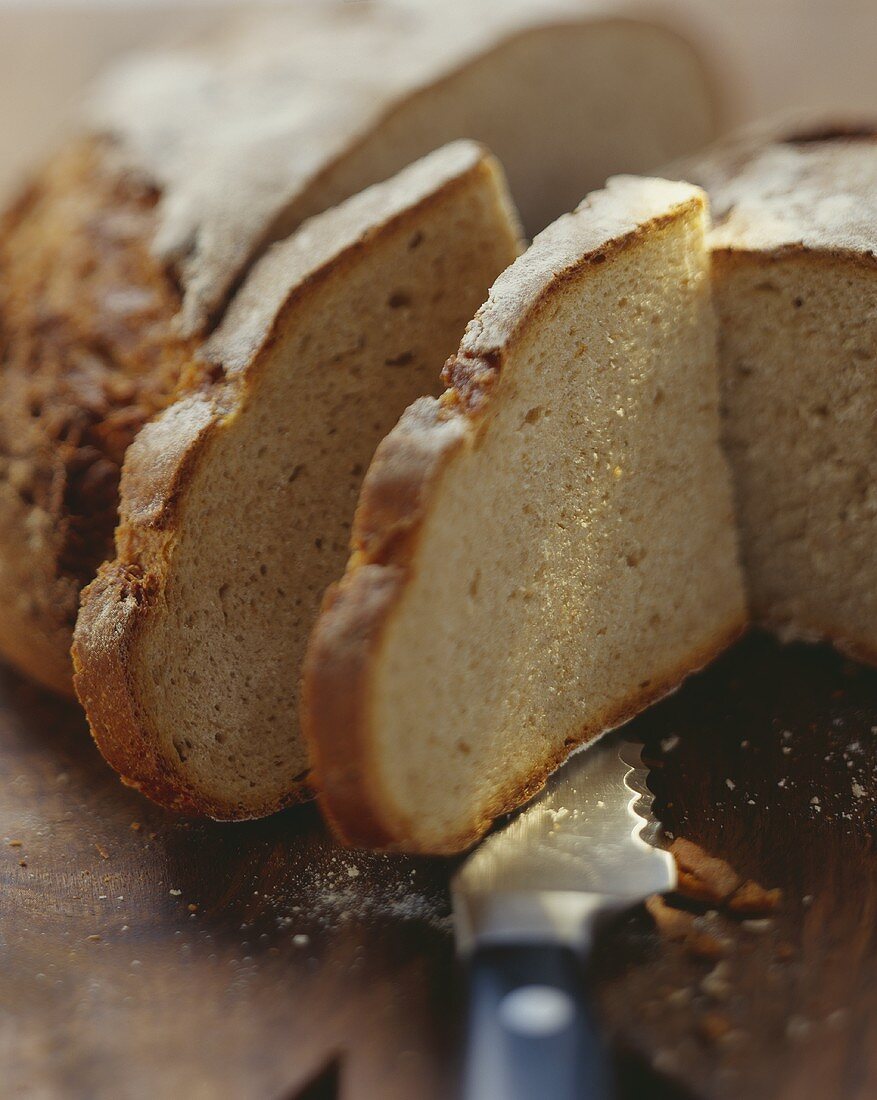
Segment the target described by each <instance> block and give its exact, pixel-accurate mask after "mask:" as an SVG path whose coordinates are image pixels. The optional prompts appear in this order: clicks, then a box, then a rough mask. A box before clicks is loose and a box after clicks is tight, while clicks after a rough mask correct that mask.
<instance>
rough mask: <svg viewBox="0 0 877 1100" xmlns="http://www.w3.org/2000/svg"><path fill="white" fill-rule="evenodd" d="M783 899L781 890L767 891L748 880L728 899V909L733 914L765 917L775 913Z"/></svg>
mask: <svg viewBox="0 0 877 1100" xmlns="http://www.w3.org/2000/svg"><path fill="white" fill-rule="evenodd" d="M782 899H783V892H782V890H780V889H779V888H774V889H773V890H765V888H764V887H763V886H760V885H759V884H758V883H757V882H753V881H752V879H747V881H746V882H744V883H743V884H742V885H741V886H739V887H738V888H737V890H735V891H734V893H733V895H732V896H731V897H730V898H729V899H728V909H729V910H730V911H731V912H732V913H736V914H738V915H740V916H747V917H764V916H766V915H767V914H769V913H775V912H776V911H777V909H779V907H780V904H781V902H782Z"/></svg>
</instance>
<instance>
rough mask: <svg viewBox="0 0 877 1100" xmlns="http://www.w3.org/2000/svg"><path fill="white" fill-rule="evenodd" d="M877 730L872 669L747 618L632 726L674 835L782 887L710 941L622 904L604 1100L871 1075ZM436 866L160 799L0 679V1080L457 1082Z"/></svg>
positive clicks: (370, 1086)
mask: <svg viewBox="0 0 877 1100" xmlns="http://www.w3.org/2000/svg"><path fill="white" fill-rule="evenodd" d="M875 728H877V673H875V672H872V671H865V670H862V669H860V668H859V667H857V666H855V665H852V664H850V663H847V662H845V661H843V660H842V659H840V658H838V657H837V656H835V655H834V654H832V653H831V652H829V651H828V650H825V649H821V648H806V647H793V648H789V649H780V648H779V647H777V646H776V645H774V643H772V642H771V641H769V640H767V639H765V638H762V637H759V636H757V635H756V636H754V637H752V638H750V639H748V640H747V641H745V642H743V643H741V644H740V645H739V646H738V647H737V648H736V649H735V650H734V651H733V652H732V653H731V654H729V655H728V656H727V657H726V658H724V659H723V660H722V661H720V662H719V663H718V664H717V665H716V666H714V667H713V668H712V669H710V670H708V671H707V672H705V673H703V674H701V675H700V676H698V677H696V678H695V679H694V680H692V681H690V682H689V684H688V685H687V686H686V687H685V688H684V689H683V690H682V691H681V692H679V693H678V694H677V695H676V696H674V697H672V698H670V699H668V700H667V701H665V702H664V703H662V704H660V705H659V706H658V707H656V708H654V709H653V710H652V711H651V712H650V713H649V714H648V715H646V716H644V717H643V718H641V719H639V720H638V721H637V722H636V723H634V725H633V731H634V732H636V733H637V734H639V735H640V736H642V737H643V738H645V739H646V741H647V742H648V745H649V752H650V754H651V756H653V757H654V758H655V759H656V761H657V762H658V763H659V765H660V766H659V767H656V768H655V770H654V772H653V781H652V782H653V786H654V788H655V791H656V792H657V796H658V798H657V807H658V810H659V812H660V814H661V816H662V818H663V820H664V821H665V823H666V825H667V826H668V828H670V829H671V830H672V831H673V832H674V833H675V834H676V835H679V836H685V837H688V838H690V839H693V840H695V841H697V842H699V843H701V844H702V845H703V846H704V847H705V848H706V849H707V850H708V851H710V852H712V853H714V854H717V855H721V856H723V857H725V858H726V859H727V860H729V861H730V862H731V863H732V864H733V865H734V866H735V867H736V868H737V870H738V871H740V872H741V873H742V874H744V875H746V876H748V877H752V878H754V879H756V880H757V881H759V882H760V883H761V884H762V885H764V886H766V887H774V886H779V887H781V888H782V890H783V901H782V904H781V907H780V909H779V911H778V912H777V913H776V914H775V915H774V916H773V917H772V918H770V919H769V920H768V921H767V923H765V922H763V921H755V922H752V921H748V922H744V921H741V920H740V919H738V918H732V917H727V916H726V917H722V916H720V917H717V918H713V920H712V927H713V929H714V931H715V930H716V929H717V930H718V938H719V939H720V940H721V941H725V942H724V944H723V949H722V950H723V954H722V955H721V956H720V957H714V958H703V957H701V956H700V955H699V954H694V953H693V952H692V950H691V948H690V947H688V946H685V945H684V944H681V943H675V942H670V941H668V940H667V939H666V938H664V937H662V936H661V935H660V934H659V933H658V932H657V931H656V930H655V928H654V926H653V924H652V921H651V919H650V917H649V916H648V914H647V913H646V911H645V910H644V909H642V908H641V909H638V910H636V911H634V912H632V913H630V914H629V915H627V916H625V917H623V918H622V919H620V920H619V921H618V922H617V923H616V924H615V925H614V926H612V927H611V928H609V929H607V930H606V932H605V933H604V934H603V936H602V939H601V942H600V944H599V949H598V952H597V961H596V966H595V974H594V980H595V982H596V985H597V990H598V1004H599V1013H600V1018H601V1020H602V1023H603V1026H604V1028H605V1030H606V1034H607V1037H608V1039H609V1041H610V1042H611V1043H612V1046H613V1049H614V1051H615V1053H616V1057H617V1060H618V1066H619V1071H620V1074H621V1078H622V1082H623V1095H624V1096H626V1097H631V1098H632V1097H642V1096H649V1097H677V1096H689V1095H693V1096H698V1097H700V1096H703V1097H729V1098H730V1097H739V1096H746V1097H748V1098H750V1100H758V1098H761V1097H764V1098H767V1097H771V1098H773V1097H788V1098H795V1100H805V1098H809V1097H814V1098H816V1097H819V1098H820V1100H824V1098H826V1097H843V1098H844V1100H854V1098H857V1097H862V1098H864V1097H870V1096H874V1095H875V1094H877V920H875V917H877V852H875V844H874V835H875V824H877V736H875ZM662 744H663V748H662ZM450 866H451V865H450V864H447V863H445V862H442V861H435V862H430V861H424V860H409V859H401V858H382V857H374V856H367V855H364V854H362V853H350V852H347V851H344V850H342V849H339V848H337V847H335V846H334V845H333V843H332V842H331V840H330V839H329V838H328V837H327V835H326V833H325V831H324V829H323V828H322V826H321V824H320V822H319V820H318V817H317V814H316V813H315V812H314V810H313V808H312V807H303V808H298V809H296V810H292V811H289V812H286V813H284V814H281V815H278V816H276V817H274V818H272V819H270V820H267V821H262V822H256V823H253V824H245V825H215V824H206V823H203V822H192V821H185V820H181V819H179V818H176V817H174V816H172V815H170V814H168V813H165V812H163V811H161V810H159V809H157V808H155V807H152V806H150V805H149V804H148V803H147V802H146V801H145V800H144V799H142V798H141V797H140V796H139V795H137V794H136V793H135V792H133V791H128V790H126V789H125V788H123V787H122V786H121V785H120V784H119V783H118V781H117V780H116V778H115V776H114V775H113V774H112V773H111V772H110V771H109V769H108V768H107V767H106V766H105V765H104V764H103V762H102V760H101V759H100V757H99V755H98V754H97V752H96V750H95V749H94V747H93V746H92V744H91V742H90V740H89V738H88V734H87V731H86V729H85V727H84V724H83V722H82V719H81V718H80V716H79V715H78V714H77V713H76V710H75V709H74V707H73V706H72V705H67V704H64V703H61V702H58V701H57V700H53V699H50V698H48V697H47V696H44V695H41V694H40V693H39V692H38V691H37V690H36V689H34V688H33V687H31V686H30V685H28V684H25V683H24V682H22V681H20V680H19V679H17V678H16V677H15V676H14V675H13V674H12V673H0V874H2V892H0V951H2V974H3V980H2V983H0V1066H2V1080H3V1088H2V1093H3V1095H4V1097H5V1096H19V1095H20V1096H27V1097H39V1098H40V1100H42V1098H44V1097H52V1098H54V1097H64V1098H68V1097H74V1098H80V1097H82V1098H90V1100H91V1098H94V1100H104V1098H107V1100H109V1098H112V1100H126V1098H129V1097H130V1098H140V1097H145V1096H150V1097H166V1096H168V1097H169V1096H187V1097H189V1098H192V1100H199V1098H211V1100H212V1098H214V1097H216V1098H219V1097H222V1098H225V1097H235V1098H245V1100H249V1098H253V1100H293V1098H296V1097H299V1096H302V1097H304V1098H306V1100H309V1098H315V1097H317V1096H320V1097H333V1096H343V1097H345V1098H355V1100H364V1098H369V1100H371V1098H381V1100H385V1098H386V1100H391V1098H392V1100H394V1098H399V1100H402V1098H404V1100H411V1098H418V1100H420V1098H423V1100H428V1098H431V1097H446V1096H452V1095H453V1090H454V1080H455V1051H456V1049H457V1045H458V1039H459V1035H458V1031H459V1021H460V1009H461V983H460V981H459V975H458V973H457V971H456V969H455V962H454V956H453V945H452V939H451V926H450V921H449V910H448V899H447V892H446V887H447V878H448V873H449V870H450Z"/></svg>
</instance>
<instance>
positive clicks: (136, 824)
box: [131, 821, 143, 833]
mask: <svg viewBox="0 0 877 1100" xmlns="http://www.w3.org/2000/svg"><path fill="white" fill-rule="evenodd" d="M142 828H143V826H142V825H141V824H140V822H139V821H132V822H131V830H132V832H135V833H139V832H140V830H141V829H142Z"/></svg>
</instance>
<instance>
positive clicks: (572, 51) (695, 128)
mask: <svg viewBox="0 0 877 1100" xmlns="http://www.w3.org/2000/svg"><path fill="white" fill-rule="evenodd" d="M624 10H625V9H624V7H623V6H619V5H618V4H613V5H610V6H607V7H600V6H597V5H592V4H583V3H582V2H581V0H542V2H540V3H538V4H537V3H534V2H533V0H523V2H522V0H445V2H443V3H441V4H435V3H430V2H424V0H377V2H372V3H364V4H355V5H354V4H349V3H329V4H325V5H321V7H320V8H319V9H314V10H311V11H308V10H301V9H299V10H297V11H295V12H293V13H289V12H287V13H274V14H273V15H272V16H270V17H265V16H264V14H263V16H262V17H261V18H257V19H254V18H253V17H252V15H249V16H247V17H246V19H245V20H244V21H243V22H241V20H235V21H233V22H232V23H231V25H230V27H228V28H226V30H225V32H224V33H222V34H219V35H217V37H216V40H214V41H211V42H208V43H205V44H203V46H202V48H200V49H190V50H188V51H177V52H167V53H164V54H161V53H157V54H152V55H148V56H144V57H142V58H139V59H133V60H129V61H127V62H126V63H125V64H124V65H123V66H122V67H121V68H119V69H117V70H116V71H114V72H113V73H111V74H110V75H109V77H108V78H107V80H106V82H105V84H104V86H103V87H102V88H100V89H99V90H98V92H97V94H96V95H95V97H94V101H93V105H92V115H91V118H92V125H94V126H95V127H97V128H98V130H100V131H101V132H107V133H110V134H111V135H112V136H113V138H114V141H115V145H116V150H117V154H118V157H119V160H120V163H121V164H123V165H124V166H126V167H128V168H130V169H132V170H134V171H136V172H138V173H145V174H146V175H147V176H148V178H150V179H151V180H153V181H155V183H156V184H157V186H158V187H159V188H160V190H161V192H162V199H161V203H160V206H159V210H158V226H157V232H156V236H155V242H154V245H155V250H156V254H157V255H158V256H159V257H160V258H161V259H162V261H163V262H164V263H166V264H168V265H170V266H172V267H173V268H174V270H176V271H177V272H178V275H179V280H180V283H181V286H182V287H183V290H184V300H183V309H182V314H181V322H182V325H183V328H184V330H185V331H187V332H189V331H197V330H200V329H203V327H204V325H205V322H206V321H207V320H209V318H210V317H212V316H214V315H215V314H216V313H217V312H218V311H219V310H220V309H221V307H222V304H223V302H224V301H225V299H226V298H227V297H228V295H229V292H230V291H231V290H232V288H233V287H234V285H235V283H236V281H237V280H238V278H239V277H240V275H241V273H242V272H243V271H245V270H246V268H247V266H248V265H249V264H250V263H251V262H252V259H253V257H254V256H255V255H258V254H259V253H260V251H261V250H262V249H263V248H264V247H265V245H266V244H267V243H268V242H270V241H272V240H277V239H280V238H282V237H284V236H286V235H287V234H288V233H289V232H291V231H292V230H293V229H294V228H295V227H296V225H298V224H300V223H301V221H302V220H303V219H304V218H306V217H308V216H310V215H312V214H315V213H318V212H319V211H321V210H324V209H326V208H327V207H328V206H330V205H332V204H334V203H336V202H339V201H341V200H343V199H345V198H347V197H348V196H349V195H352V194H355V193H356V192H357V191H359V190H361V189H362V188H363V187H365V186H368V185H369V184H372V183H375V182H377V181H378V180H381V179H386V178H387V176H389V175H390V174H391V173H393V172H395V171H398V170H399V169H401V168H402V167H404V166H405V165H406V164H408V163H410V162H411V161H412V160H414V159H416V158H417V157H421V156H423V155H425V154H426V153H428V152H429V151H430V150H432V149H435V148H437V147H438V146H440V145H442V144H444V143H445V142H449V141H451V140H454V139H457V138H472V139H476V140H478V141H483V142H484V143H485V144H486V145H487V146H488V147H489V148H491V149H493V151H494V153H495V154H496V155H497V156H498V157H499V159H500V161H501V162H502V163H503V165H504V166H505V168H506V171H507V173H508V176H509V179H510V183H511V189H512V194H513V196H514V197H515V200H516V202H517V204H518V206H519V208H520V209H521V211H522V215H523V219H524V224H525V227H526V229H527V231H528V232H529V233H531V234H532V233H534V232H536V231H537V230H539V229H541V228H543V227H544V226H545V225H546V224H547V223H548V222H549V221H550V220H551V219H552V218H554V217H557V216H558V215H559V214H561V213H562V212H563V211H564V210H568V209H570V207H571V206H572V205H573V204H574V203H575V202H577V201H578V200H579V199H580V198H581V196H582V195H583V194H585V193H586V192H587V191H588V190H589V189H590V188H592V187H597V186H601V185H602V183H603V181H604V180H605V179H606V176H607V175H609V174H610V173H612V172H618V171H641V170H644V169H649V168H653V167H654V166H655V165H657V164H661V163H664V162H665V161H666V160H668V159H670V158H671V157H673V156H678V155H681V154H682V153H684V152H687V151H690V150H691V149H695V148H699V147H701V146H702V145H703V144H704V143H705V142H707V141H709V140H710V139H711V138H712V137H713V136H714V134H715V130H716V103H715V96H714V93H713V90H712V87H711V85H710V81H709V80H708V78H707V76H706V74H705V70H704V67H703V64H702V62H701V60H700V58H699V57H698V56H697V54H696V52H695V51H694V50H693V49H692V48H691V46H690V45H689V44H688V43H687V42H686V41H684V40H683V39H681V38H680V37H678V36H677V35H676V34H675V33H674V32H672V31H670V30H668V29H666V28H663V27H660V26H652V25H650V24H648V23H646V22H644V21H643V20H642V19H641V18H624V17H623V12H624ZM217 180H221V181H222V186H217Z"/></svg>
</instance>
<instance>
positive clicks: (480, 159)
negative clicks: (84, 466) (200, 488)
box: [73, 142, 514, 820]
mask: <svg viewBox="0 0 877 1100" xmlns="http://www.w3.org/2000/svg"><path fill="white" fill-rule="evenodd" d="M498 171H499V170H498V168H497V166H496V163H495V162H494V161H493V159H492V158H491V157H490V156H489V155H488V154H487V153H486V151H485V150H484V149H483V148H482V147H480V146H478V145H476V144H475V143H472V142H459V143H455V144H454V145H451V146H448V147H446V148H445V149H443V150H440V151H439V152H438V153H436V154H433V155H432V156H431V157H429V158H425V160H424V161H421V162H419V163H418V164H416V165H414V166H412V167H411V168H409V169H408V170H406V172H405V173H402V174H401V175H400V176H399V177H396V179H395V180H394V181H391V182H390V184H387V185H383V186H382V187H379V188H374V189H371V190H370V191H368V192H363V193H362V194H361V195H359V196H357V197H356V198H355V199H353V200H351V202H350V203H348V204H346V205H345V207H344V208H340V209H339V210H336V211H331V212H330V213H329V214H326V215H321V216H319V217H318V218H316V219H313V220H312V222H310V223H308V225H306V226H305V227H304V228H303V230H302V231H301V232H300V233H299V234H297V235H296V237H294V238H292V239H291V240H290V241H289V242H287V243H286V244H284V245H282V246H279V249H278V250H277V251H276V252H275V253H274V254H271V255H269V256H267V257H266V258H265V259H264V260H263V261H262V264H261V265H260V266H259V267H257V268H256V269H254V271H253V273H252V275H251V277H250V280H249V282H248V284H247V285H246V286H245V287H244V289H243V292H242V294H241V295H240V296H239V298H238V300H236V304H235V307H234V308H233V309H232V310H230V312H229V314H228V315H227V317H226V319H225V321H224V323H223V325H222V326H221V327H220V329H219V330H218V331H217V333H216V334H215V335H214V337H213V338H212V339H211V341H210V342H209V343H208V344H207V346H206V348H205V350H204V357H203V360H202V363H201V370H200V372H197V371H193V372H192V373H191V376H190V381H191V383H192V384H193V385H197V387H198V388H197V389H196V390H195V391H194V392H192V393H191V394H188V395H185V396H180V397H179V399H178V400H177V401H176V402H175V403H174V404H173V405H172V406H171V407H169V408H168V409H167V410H166V411H165V412H164V413H163V414H162V416H160V417H159V418H157V419H156V420H154V421H152V422H151V423H150V424H149V425H147V427H146V428H145V429H144V430H143V431H142V432H141V433H140V435H139V436H138V438H137V440H136V441H135V443H134V444H133V445H132V447H131V448H130V449H129V451H128V455H127V458H126V461H125V469H124V474H123V479H122V518H121V522H120V525H119V528H118V531H117V534H116V559H115V560H114V561H112V562H109V563H108V564H106V565H104V566H103V567H102V568H101V570H100V571H99V573H98V576H97V579H96V580H95V581H94V582H93V583H92V584H91V585H89V586H88V588H86V589H85V591H84V592H83V596H82V608H81V611H80V614H79V620H78V623H77V627H76V633H75V639H74V645H73V660H74V666H75V687H76V692H77V695H78V697H79V699H80V701H81V702H82V704H83V706H84V707H85V710H86V713H87V715H88V719H89V724H90V726H91V731H92V735H93V736H94V739H95V742H96V743H97V745H98V748H99V749H100V751H101V752H102V753H103V755H104V756H105V758H106V759H107V760H108V761H109V763H110V764H111V765H112V766H113V767H114V768H115V769H116V770H117V771H118V772H119V773H120V774H121V775H122V777H123V779H124V781H125V782H126V783H128V784H129V785H130V786H134V787H137V788H138V789H139V790H141V791H143V793H144V794H147V795H148V796H149V797H150V798H152V799H153V800H154V801H156V802H159V803H161V804H162V805H165V806H168V807H169V808H171V809H175V810H183V811H185V812H188V813H194V814H201V815H206V816H209V817H213V818H216V819H219V820H237V819H244V818H252V817H262V816H265V815H267V814H270V813H273V812H275V811H277V810H279V809H281V808H283V807H284V806H286V805H290V804H292V803H294V802H298V801H301V800H302V799H304V798H308V797H310V796H311V790H310V786H309V783H308V778H307V775H306V774H305V775H302V776H301V777H300V779H299V781H298V782H297V783H296V784H295V785H294V787H293V788H292V789H291V790H289V791H288V792H286V794H285V795H284V796H283V797H282V798H280V799H276V800H273V801H269V800H265V801H263V802H261V803H257V802H256V801H253V802H251V803H249V804H248V805H247V806H243V805H240V804H236V803H230V802H226V801H220V800H217V799H212V798H210V797H207V796H206V795H205V794H204V792H203V791H201V790H199V789H195V788H194V787H193V786H192V784H191V783H189V782H188V781H187V779H186V777H185V775H184V774H183V773H182V772H181V771H180V770H179V768H178V767H175V764H174V760H173V758H172V756H171V755H169V754H168V753H167V752H166V751H163V747H162V737H161V734H160V732H159V731H158V730H156V729H155V728H153V725H152V723H151V720H150V716H149V714H148V713H146V711H145V709H144V708H143V707H142V705H141V702H140V691H139V688H138V684H137V671H138V667H139V665H138V660H139V657H138V645H139V641H140V639H141V638H142V637H143V634H144V632H145V631H147V630H148V629H149V627H150V622H151V619H152V615H153V611H154V609H156V608H157V607H158V606H159V605H160V603H161V601H162V599H163V596H164V592H165V590H166V587H167V584H168V580H169V577H170V575H171V571H172V569H173V555H174V547H175V541H176V538H177V534H178V532H179V529H180V524H181V523H182V522H184V512H185V507H186V497H187V493H188V491H189V489H190V487H191V486H192V484H193V481H194V479H195V477H196V474H197V471H198V469H199V467H200V464H201V462H202V461H209V450H210V445H211V442H212V440H213V439H214V438H215V437H216V435H217V434H218V433H220V432H222V431H223V430H224V427H225V426H226V425H228V424H230V423H232V422H233V420H234V418H235V416H236V414H237V411H238V410H239V409H241V408H242V407H243V405H244V403H245V402H247V401H248V400H249V399H250V395H251V394H252V393H253V392H254V390H255V389H256V388H257V387H258V385H259V380H260V374H261V368H262V364H263V363H264V361H265V359H266V356H267V354H268V353H269V352H270V350H271V348H272V347H273V346H274V345H275V343H276V342H277V340H278V339H279V338H280V337H281V335H282V333H283V330H284V325H285V323H286V320H287V317H288V315H289V314H290V312H291V311H292V310H293V309H298V308H300V307H302V306H303V305H306V303H307V301H308V299H309V298H310V297H311V296H312V295H313V294H314V293H315V291H316V290H317V289H318V288H319V287H321V286H322V285H324V284H325V283H326V282H327V281H329V280H332V279H336V278H343V276H344V272H345V270H348V269H349V268H350V267H351V266H352V265H353V264H355V263H356V262H357V260H358V258H359V257H360V255H361V253H362V252H363V250H365V249H367V248H369V247H371V246H372V245H373V244H374V242H375V241H376V239H378V238H379V237H380V236H381V235H383V234H386V233H393V234H400V235H404V234H406V233H410V232H411V231H412V227H414V226H416V225H417V224H420V218H421V217H422V215H423V213H424V212H425V211H426V210H428V209H429V208H430V207H431V206H434V205H436V204H438V203H439V202H442V201H445V200H446V199H447V198H448V197H449V195H451V194H453V193H454V192H455V191H456V190H458V189H463V188H466V187H470V186H472V185H473V182H474V181H475V180H476V179H480V178H483V177H484V176H485V175H486V176H487V177H488V178H491V179H495V178H497V173H498ZM497 194H498V196H500V197H502V196H504V192H503V191H502V190H501V188H500V189H499V190H498V192H497ZM501 201H504V198H501ZM512 224H514V222H513V221H512ZM330 230H331V231H330Z"/></svg>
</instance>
